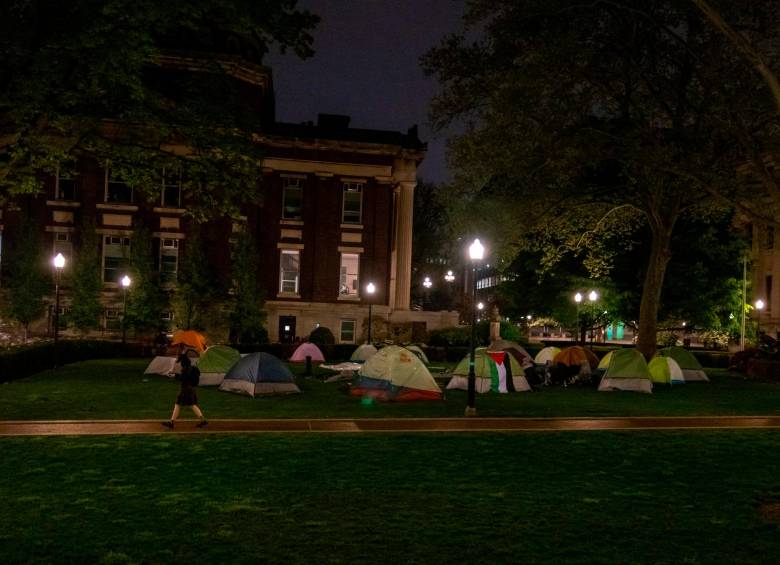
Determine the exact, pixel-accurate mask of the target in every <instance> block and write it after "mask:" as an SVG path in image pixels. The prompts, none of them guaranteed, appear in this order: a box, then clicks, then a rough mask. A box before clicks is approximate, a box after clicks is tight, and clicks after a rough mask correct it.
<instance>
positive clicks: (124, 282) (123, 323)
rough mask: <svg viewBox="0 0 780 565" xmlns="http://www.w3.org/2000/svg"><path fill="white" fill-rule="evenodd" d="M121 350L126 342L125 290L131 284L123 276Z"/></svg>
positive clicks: (127, 278) (129, 280)
mask: <svg viewBox="0 0 780 565" xmlns="http://www.w3.org/2000/svg"><path fill="white" fill-rule="evenodd" d="M121 282H122V348H123V349H124V347H125V342H126V341H127V325H126V324H125V317H126V316H127V289H128V288H129V287H130V285H131V284H132V282H133V281H132V279H130V277H128V276H127V275H125V276H124V277H122V281H121Z"/></svg>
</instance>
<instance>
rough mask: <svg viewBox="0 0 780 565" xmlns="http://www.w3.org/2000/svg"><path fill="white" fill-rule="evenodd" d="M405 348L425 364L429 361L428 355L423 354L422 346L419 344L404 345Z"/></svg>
mask: <svg viewBox="0 0 780 565" xmlns="http://www.w3.org/2000/svg"><path fill="white" fill-rule="evenodd" d="M405 347H406V349H408V350H409V351H411V352H412V353H414V354H415V355H417V357H419V358H420V361H422V362H423V363H425V364H426V365H427V364H428V363H430V361H428V356H427V355H426V354H425V351H423V350H422V348H421V347H420V346H419V345H406V346H405Z"/></svg>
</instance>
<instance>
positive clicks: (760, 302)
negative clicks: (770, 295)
mask: <svg viewBox="0 0 780 565" xmlns="http://www.w3.org/2000/svg"><path fill="white" fill-rule="evenodd" d="M764 306H766V304H765V303H764V301H763V300H761V299H760V298H759V299H758V300H756V310H758V315H757V316H756V339H757V340H760V339H761V311H762V310H763V309H764ZM759 343H760V341H759Z"/></svg>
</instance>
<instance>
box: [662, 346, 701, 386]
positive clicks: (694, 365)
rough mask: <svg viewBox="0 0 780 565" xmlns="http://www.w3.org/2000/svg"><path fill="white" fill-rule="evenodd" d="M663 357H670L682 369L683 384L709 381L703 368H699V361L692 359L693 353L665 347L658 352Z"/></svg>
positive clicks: (680, 348)
mask: <svg viewBox="0 0 780 565" xmlns="http://www.w3.org/2000/svg"><path fill="white" fill-rule="evenodd" d="M658 354H659V355H661V356H663V357H671V358H672V359H674V360H675V361H677V364H678V365H679V366H680V369H682V372H683V377H685V382H686V383H687V382H691V381H709V380H710V379H708V378H707V373H705V372H704V367H702V366H701V363H699V360H698V359H696V357H694V355H693V353H691V352H690V351H688V350H687V349H684V348H682V347H666V348H664V349H662V350H661V351H659V352H658Z"/></svg>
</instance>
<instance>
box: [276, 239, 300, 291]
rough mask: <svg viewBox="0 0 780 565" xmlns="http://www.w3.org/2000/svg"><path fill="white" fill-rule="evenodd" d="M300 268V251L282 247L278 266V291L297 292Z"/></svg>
mask: <svg viewBox="0 0 780 565" xmlns="http://www.w3.org/2000/svg"><path fill="white" fill-rule="evenodd" d="M300 270H301V256H300V252H299V251H297V250H293V249H282V253H281V265H280V267H279V271H280V273H279V292H283V293H288V294H298V279H299V277H300Z"/></svg>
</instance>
